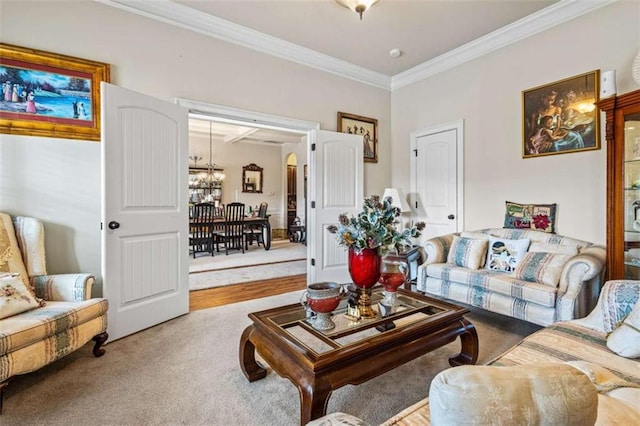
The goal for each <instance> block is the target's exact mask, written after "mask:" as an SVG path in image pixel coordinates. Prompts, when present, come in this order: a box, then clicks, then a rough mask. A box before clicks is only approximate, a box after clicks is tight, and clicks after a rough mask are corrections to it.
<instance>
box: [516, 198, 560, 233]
mask: <svg viewBox="0 0 640 426" xmlns="http://www.w3.org/2000/svg"><path fill="white" fill-rule="evenodd" d="M506 205H507V206H506V207H507V210H506V213H505V216H504V227H505V228H516V229H532V230H535V231H544V232H550V233H554V232H555V226H556V205H555V204H519V203H513V202H511V201H507V202H506Z"/></svg>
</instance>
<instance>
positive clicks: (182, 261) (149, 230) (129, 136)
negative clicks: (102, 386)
mask: <svg viewBox="0 0 640 426" xmlns="http://www.w3.org/2000/svg"><path fill="white" fill-rule="evenodd" d="M101 92H102V100H101V102H102V114H103V115H102V195H103V205H102V228H103V229H102V256H103V259H102V269H103V270H102V277H103V292H104V295H105V297H107V298H108V299H109V313H108V318H109V319H108V321H109V328H108V333H109V340H115V339H119V338H121V337H124V336H127V335H129V334H132V333H135V332H137V331H140V330H143V329H145V328H148V327H151V326H153V325H156V324H159V323H161V322H163V321H166V320H169V319H171V318H175V317H176V316H179V315H182V314H185V313H187V312H188V310H189V284H188V252H189V250H188V235H187V233H188V212H187V205H188V203H187V197H188V196H187V165H188V160H187V155H188V139H187V138H188V120H187V115H188V111H187V109H186V108H183V107H180V106H177V105H175V104H171V103H168V102H164V101H161V100H158V99H155V98H151V97H149V96H145V95H142V94H140V93H136V92H132V91H130V90H126V89H122V88H120V87H117V86H114V85H111V84H108V83H102V84H101Z"/></svg>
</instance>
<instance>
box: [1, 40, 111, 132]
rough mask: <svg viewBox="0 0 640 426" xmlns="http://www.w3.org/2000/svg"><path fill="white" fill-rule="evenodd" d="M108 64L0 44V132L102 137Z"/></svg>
mask: <svg viewBox="0 0 640 426" xmlns="http://www.w3.org/2000/svg"><path fill="white" fill-rule="evenodd" d="M109 72H110V70H109V64H105V63H102V62H95V61H89V60H86V59H81V58H74V57H71V56H65V55H59V54H56V53H50V52H43V51H40V50H34V49H28V48H24V47H18V46H12V45H9V44H4V43H0V87H1V89H2V90H1V92H0V133H8V134H16V135H25V136H45V137H53V138H67V139H84V140H94V141H99V140H100V82H101V81H106V82H109Z"/></svg>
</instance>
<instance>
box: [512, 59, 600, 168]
mask: <svg viewBox="0 0 640 426" xmlns="http://www.w3.org/2000/svg"><path fill="white" fill-rule="evenodd" d="M599 81H600V71H599V70H596V71H591V72H588V73H585V74H581V75H577V76H575V77H570V78H566V79H564V80H560V81H556V82H554V83H550V84H545V85H544V86H539V87H534V88H533V89H529V90H525V91H523V92H522V111H523V113H522V115H523V117H522V123H523V124H522V132H523V137H522V158H531V157H539V156H543V155H552V154H567V153H570V152H579V151H589V150H594V149H600V114H599V113H598V108H597V107H596V105H595V104H596V102H598V100H599V95H600V90H599V87H598V86H599Z"/></svg>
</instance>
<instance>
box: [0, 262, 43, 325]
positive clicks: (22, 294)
mask: <svg viewBox="0 0 640 426" xmlns="http://www.w3.org/2000/svg"><path fill="white" fill-rule="evenodd" d="M39 307H40V303H39V302H38V300H37V299H36V298H35V297H34V296H33V294H31V292H30V291H29V289H27V288H26V287H25V285H24V283H23V282H22V280H21V279H20V277H18V276H16V275H12V274H7V275H4V276H2V275H0V319H2V318H7V317H10V316H13V315H16V314H19V313H21V312H25V311H28V310H31V309H35V308H39ZM0 332H1V331H0Z"/></svg>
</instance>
